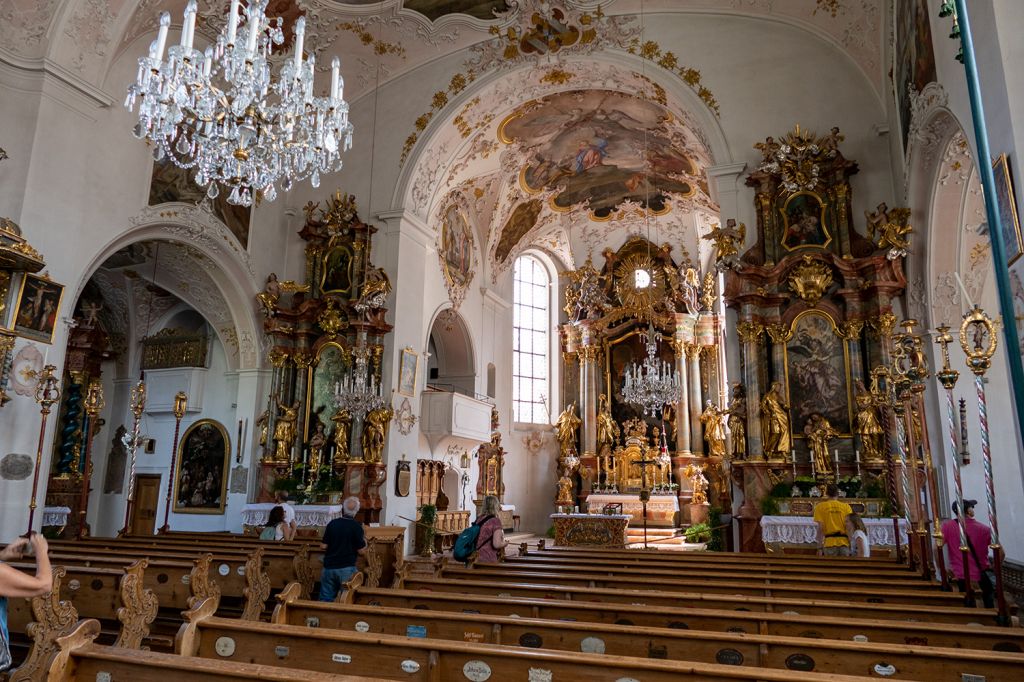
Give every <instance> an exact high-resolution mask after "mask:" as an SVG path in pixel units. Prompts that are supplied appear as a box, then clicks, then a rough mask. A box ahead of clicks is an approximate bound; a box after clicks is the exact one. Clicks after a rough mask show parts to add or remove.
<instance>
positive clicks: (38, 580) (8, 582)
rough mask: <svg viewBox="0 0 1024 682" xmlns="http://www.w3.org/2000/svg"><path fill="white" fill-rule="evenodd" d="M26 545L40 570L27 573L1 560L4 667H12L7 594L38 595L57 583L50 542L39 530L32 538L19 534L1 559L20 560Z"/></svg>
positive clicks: (0, 649)
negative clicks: (31, 573)
mask: <svg viewBox="0 0 1024 682" xmlns="http://www.w3.org/2000/svg"><path fill="white" fill-rule="evenodd" d="M26 548H31V550H32V552H31V553H32V554H34V555H35V557H36V574H35V575H34V576H32V575H27V574H25V573H22V572H21V571H19V570H17V569H16V568H11V567H10V566H8V565H7V564H5V563H0V671H3V670H7V669H8V668H9V667H11V649H10V642H11V637H10V633H9V632H8V631H7V598H8V597H38V596H39V595H41V594H46V593H47V592H49V591H50V588H52V587H53V574H52V573H51V572H50V556H49V554H48V552H49V545H48V544H47V542H46V538H44V537H43V536H42V535H40V534H39V533H32V534H31V535H30V536H29V537H28V538H18V539H17V540H15V541H14V542H11V543H9V544H8V545H7V546H6V547H4V549H3V551H0V562H4V561H17V560H19V559H21V558H22V556H23V555H24V553H25V550H26Z"/></svg>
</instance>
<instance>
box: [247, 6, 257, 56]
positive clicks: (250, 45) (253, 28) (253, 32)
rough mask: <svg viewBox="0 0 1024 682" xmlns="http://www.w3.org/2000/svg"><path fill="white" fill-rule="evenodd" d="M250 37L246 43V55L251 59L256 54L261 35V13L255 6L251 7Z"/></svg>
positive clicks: (249, 10)
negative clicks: (257, 41)
mask: <svg viewBox="0 0 1024 682" xmlns="http://www.w3.org/2000/svg"><path fill="white" fill-rule="evenodd" d="M248 12H249V36H248V38H247V39H246V41H245V54H246V56H247V57H249V58H250V59H251V58H252V56H253V55H254V54H255V53H256V39H257V38H259V35H260V12H259V11H258V10H257V9H256V7H255V6H254V5H249V9H248Z"/></svg>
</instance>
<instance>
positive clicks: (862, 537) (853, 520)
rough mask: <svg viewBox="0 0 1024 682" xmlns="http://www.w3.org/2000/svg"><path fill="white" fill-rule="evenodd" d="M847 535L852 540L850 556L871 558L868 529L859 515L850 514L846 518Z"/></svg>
mask: <svg viewBox="0 0 1024 682" xmlns="http://www.w3.org/2000/svg"><path fill="white" fill-rule="evenodd" d="M846 535H847V536H848V537H849V538H850V556H861V557H869V556H871V544H870V543H869V542H868V529H867V528H866V527H865V526H864V520H863V519H862V518H860V515H859V514H857V513H850V514H848V515H847V516H846Z"/></svg>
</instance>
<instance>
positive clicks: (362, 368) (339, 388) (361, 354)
mask: <svg viewBox="0 0 1024 682" xmlns="http://www.w3.org/2000/svg"><path fill="white" fill-rule="evenodd" d="M370 353H371V351H370V348H369V347H368V346H367V345H366V332H360V334H359V340H358V341H357V342H356V346H355V347H354V348H353V349H352V359H353V362H352V367H351V368H349V370H348V371H346V372H345V374H343V375H342V377H341V381H339V382H338V383H336V384H335V385H334V404H335V405H336V406H337V407H339V408H340V409H344V410H348V412H349V414H351V415H352V416H354V417H358V416H362V415H364V414H366V413H368V412H370V411H371V410H376V409H380V408H382V407H384V398H383V397H381V395H380V384H379V383H378V382H377V377H376V376H375V375H374V373H373V372H371V371H370Z"/></svg>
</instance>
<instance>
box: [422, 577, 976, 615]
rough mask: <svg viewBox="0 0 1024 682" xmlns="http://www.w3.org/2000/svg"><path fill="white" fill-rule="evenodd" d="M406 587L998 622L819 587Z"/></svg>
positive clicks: (465, 583)
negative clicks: (761, 590)
mask: <svg viewBox="0 0 1024 682" xmlns="http://www.w3.org/2000/svg"><path fill="white" fill-rule="evenodd" d="M403 587H404V588H405V589H411V590H431V591H435V592H454V593H461V594H478V595H498V596H512V597H525V598H530V599H566V600H571V601H597V602H608V603H619V604H645V605H648V606H655V605H658V606H685V605H696V604H700V605H701V606H707V607H708V608H733V609H745V610H748V611H764V612H783V611H797V612H799V613H801V614H806V615H823V616H824V615H834V614H841V615H847V616H850V617H851V618H873V619H874V618H884V619H894V620H908V619H915V620H919V621H926V622H941V623H960V624H963V623H970V622H978V623H983V624H994V623H995V615H996V611H995V609H979V608H967V607H963V606H929V605H915V604H901V603H893V604H888V603H886V604H873V603H869V602H858V601H843V600H842V598H843V597H845V596H846V595H845V594H836V593H835V592H828V591H826V590H820V591H819V592H818V595H821V594H822V593H824V594H825V595H826V596H834V597H835V598H834V599H816V598H813V597H812V598H808V599H798V598H790V597H786V596H775V595H769V596H744V595H730V594H704V593H701V592H700V586H699V585H694V587H693V591H691V592H668V591H663V590H643V591H639V590H638V591H632V592H627V591H624V590H621V589H607V588H597V587H570V586H565V585H543V584H531V583H527V582H517V578H516V577H515V576H509V577H508V578H507V579H506V580H501V579H495V580H493V581H483V580H479V581H478V580H456V579H453V578H448V577H445V578H443V579H426V578H414V577H410V578H408V579H406V580H405V581H404V582H403Z"/></svg>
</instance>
